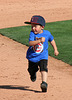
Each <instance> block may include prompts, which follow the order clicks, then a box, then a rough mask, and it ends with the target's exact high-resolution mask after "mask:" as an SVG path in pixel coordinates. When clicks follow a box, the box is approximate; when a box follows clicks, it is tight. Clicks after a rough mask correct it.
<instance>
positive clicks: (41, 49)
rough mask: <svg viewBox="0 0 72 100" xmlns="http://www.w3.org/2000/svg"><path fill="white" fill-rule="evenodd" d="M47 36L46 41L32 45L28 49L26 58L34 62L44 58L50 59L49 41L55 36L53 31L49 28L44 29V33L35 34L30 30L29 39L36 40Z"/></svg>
mask: <svg viewBox="0 0 72 100" xmlns="http://www.w3.org/2000/svg"><path fill="white" fill-rule="evenodd" d="M41 37H44V38H45V42H43V44H42V43H39V44H37V45H35V46H30V47H29V48H28V50H27V55H26V58H27V59H28V60H29V61H32V62H38V61H40V60H42V59H46V60H48V41H49V42H51V41H52V40H53V39H54V38H53V36H52V35H51V33H50V32H49V31H47V30H43V33H40V34H34V32H33V31H31V32H30V36H29V41H35V40H36V38H41Z"/></svg>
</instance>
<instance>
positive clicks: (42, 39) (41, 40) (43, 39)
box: [36, 37, 45, 43]
mask: <svg viewBox="0 0 72 100" xmlns="http://www.w3.org/2000/svg"><path fill="white" fill-rule="evenodd" d="M36 40H40V42H41V43H43V42H45V38H44V37H41V38H37V37H36Z"/></svg>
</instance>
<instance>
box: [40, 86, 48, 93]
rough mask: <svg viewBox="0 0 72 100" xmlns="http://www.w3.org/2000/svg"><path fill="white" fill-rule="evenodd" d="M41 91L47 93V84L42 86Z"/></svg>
mask: <svg viewBox="0 0 72 100" xmlns="http://www.w3.org/2000/svg"><path fill="white" fill-rule="evenodd" d="M41 89H42V92H47V87H46V86H45V84H42V85H41Z"/></svg>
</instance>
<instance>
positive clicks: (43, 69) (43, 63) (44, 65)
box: [39, 60, 48, 92]
mask: <svg viewBox="0 0 72 100" xmlns="http://www.w3.org/2000/svg"><path fill="white" fill-rule="evenodd" d="M47 62H48V61H47V60H41V61H40V62H39V67H40V72H41V77H42V83H41V89H42V92H47V73H48V69H47Z"/></svg>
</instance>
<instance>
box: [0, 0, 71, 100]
mask: <svg viewBox="0 0 72 100" xmlns="http://www.w3.org/2000/svg"><path fill="white" fill-rule="evenodd" d="M36 14H37V15H42V16H44V18H45V19H46V22H53V21H61V20H70V19H72V0H54V1H53V0H52V1H51V0H41V1H39V0H0V28H7V27H15V26H23V25H24V23H23V22H24V21H26V20H30V18H31V16H32V15H36ZM27 48H28V47H26V46H25V45H22V44H20V43H17V42H15V41H13V40H11V39H9V38H7V37H5V36H1V35H0V100H72V66H70V65H68V64H66V63H64V62H62V61H61V60H57V59H54V58H52V57H50V56H49V63H48V69H49V72H48V91H47V93H42V92H41V89H40V83H41V75H40V72H37V80H36V82H34V83H33V82H31V81H30V78H29V74H28V72H27V59H26V57H25V56H26V51H27Z"/></svg>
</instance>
